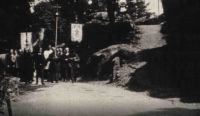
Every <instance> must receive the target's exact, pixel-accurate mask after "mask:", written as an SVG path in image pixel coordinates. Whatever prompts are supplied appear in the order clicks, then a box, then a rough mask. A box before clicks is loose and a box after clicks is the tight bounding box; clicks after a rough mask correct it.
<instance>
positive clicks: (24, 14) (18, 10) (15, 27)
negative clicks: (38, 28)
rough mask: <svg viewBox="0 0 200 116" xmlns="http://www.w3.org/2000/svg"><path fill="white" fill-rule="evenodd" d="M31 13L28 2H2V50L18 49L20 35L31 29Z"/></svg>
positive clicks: (0, 41) (0, 42)
mask: <svg viewBox="0 0 200 116" xmlns="http://www.w3.org/2000/svg"><path fill="white" fill-rule="evenodd" d="M30 24H31V21H30V11H29V3H28V1H27V0H3V1H0V25H1V27H0V44H1V45H0V46H1V49H4V48H8V46H9V47H17V46H16V45H18V44H19V43H17V42H19V37H18V36H19V33H20V32H21V31H26V30H28V29H29V25H30Z"/></svg>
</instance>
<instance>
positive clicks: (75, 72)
mask: <svg viewBox="0 0 200 116" xmlns="http://www.w3.org/2000/svg"><path fill="white" fill-rule="evenodd" d="M79 63H80V57H79V55H78V54H77V53H76V52H75V51H74V50H71V49H69V48H68V47H65V48H55V47H51V45H49V47H48V49H46V50H43V48H38V49H36V50H34V51H33V52H32V51H31V50H30V49H24V50H13V49H11V50H10V52H9V53H8V54H7V56H6V72H7V74H9V75H10V76H17V77H20V79H21V81H22V82H25V83H32V82H33V77H34V76H35V77H36V84H38V80H39V78H41V83H42V84H43V85H44V79H46V80H47V81H49V82H52V83H54V82H56V83H57V82H58V81H60V80H63V81H70V80H71V82H76V78H77V77H78V76H80V64H79Z"/></svg>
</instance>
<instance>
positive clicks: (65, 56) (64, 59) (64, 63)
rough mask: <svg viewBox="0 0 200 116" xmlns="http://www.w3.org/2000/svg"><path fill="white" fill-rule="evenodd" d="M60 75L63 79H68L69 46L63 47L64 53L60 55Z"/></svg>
mask: <svg viewBox="0 0 200 116" xmlns="http://www.w3.org/2000/svg"><path fill="white" fill-rule="evenodd" d="M61 63H62V65H61V76H62V79H63V81H67V80H69V76H70V75H69V74H70V72H69V71H70V68H69V48H65V49H64V53H63V54H62V55H61Z"/></svg>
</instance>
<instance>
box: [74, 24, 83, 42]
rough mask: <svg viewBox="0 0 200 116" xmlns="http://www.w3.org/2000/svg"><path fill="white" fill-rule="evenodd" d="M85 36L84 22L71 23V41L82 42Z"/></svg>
mask: <svg viewBox="0 0 200 116" xmlns="http://www.w3.org/2000/svg"><path fill="white" fill-rule="evenodd" d="M82 37H83V24H71V41H72V42H81V41H82Z"/></svg>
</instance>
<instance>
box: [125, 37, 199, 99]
mask: <svg viewBox="0 0 200 116" xmlns="http://www.w3.org/2000/svg"><path fill="white" fill-rule="evenodd" d="M163 39H166V41H167V45H166V46H163V47H160V48H155V49H149V50H144V51H142V52H141V53H139V60H141V61H146V62H147V64H146V65H145V66H143V67H142V68H139V69H137V70H136V72H134V73H133V74H131V76H132V78H131V80H130V82H129V83H128V84H127V86H128V88H129V89H130V90H134V91H141V92H142V91H146V90H147V91H149V95H150V96H152V97H158V98H173V97H180V98H181V101H183V102H189V103H190V102H191V103H192V102H200V98H199V96H200V84H199V83H200V78H199V77H200V71H199V69H200V52H198V51H199V50H200V47H199V45H200V36H199V35H194V34H192V35H191V34H176V35H175V34H174V35H170V36H165V37H164V38H163Z"/></svg>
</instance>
